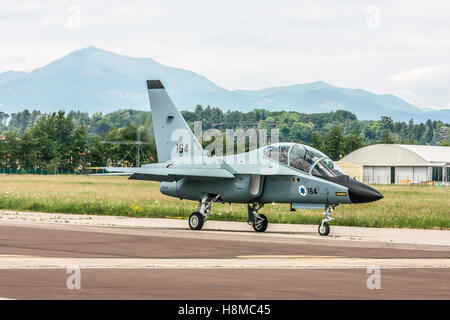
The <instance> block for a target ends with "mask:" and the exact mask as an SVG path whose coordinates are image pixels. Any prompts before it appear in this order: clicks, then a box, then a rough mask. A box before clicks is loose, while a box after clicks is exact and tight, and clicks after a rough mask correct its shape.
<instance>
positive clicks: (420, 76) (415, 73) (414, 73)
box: [388, 65, 450, 85]
mask: <svg viewBox="0 0 450 320" xmlns="http://www.w3.org/2000/svg"><path fill="white" fill-rule="evenodd" d="M388 78H389V80H391V81H393V82H395V83H397V84H407V85H411V84H417V83H418V82H421V83H423V82H428V83H435V82H442V81H445V80H447V79H449V78H450V65H441V66H433V65H429V66H425V67H419V68H412V69H408V70H402V71H400V72H397V73H394V74H392V75H390V76H389V77H388Z"/></svg>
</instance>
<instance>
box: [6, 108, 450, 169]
mask: <svg viewBox="0 0 450 320" xmlns="http://www.w3.org/2000/svg"><path fill="white" fill-rule="evenodd" d="M182 115H183V117H184V118H185V119H186V121H187V123H188V124H189V125H190V126H191V127H192V128H193V125H194V122H195V121H202V127H203V130H207V129H213V128H216V129H219V130H222V131H224V130H225V129H237V128H243V129H248V128H258V129H262V128H264V129H268V130H270V129H272V128H278V129H279V130H280V131H279V132H280V141H292V142H299V143H304V144H308V145H311V146H313V147H315V148H317V149H320V150H321V151H323V152H324V153H325V154H327V155H329V156H330V157H331V158H332V159H333V160H338V159H340V158H341V157H343V156H345V155H347V154H348V153H350V152H352V151H354V150H356V149H358V148H361V147H363V146H366V145H370V144H375V143H401V144H429V145H447V146H450V125H449V123H447V122H443V121H431V120H428V121H426V122H425V123H414V121H413V120H410V121H409V122H408V123H405V122H395V121H393V120H392V118H391V117H389V116H384V117H382V118H381V119H380V120H373V121H368V120H358V119H357V117H356V116H355V115H354V114H353V113H351V112H348V111H344V110H338V111H335V112H328V113H314V114H304V113H298V112H286V111H276V112H271V111H268V110H264V109H255V110H253V111H250V112H240V111H228V112H223V111H222V110H220V109H219V108H211V107H209V106H208V107H206V108H204V107H202V106H197V107H196V109H195V111H182ZM137 141H139V143H137ZM209 143H210V141H203V144H204V146H206V145H208V144H209ZM137 148H140V149H139V153H137V152H136V151H137ZM137 154H139V156H140V159H137ZM137 161H140V163H141V164H142V163H151V162H156V161H157V155H156V146H155V142H154V138H153V129H152V122H151V113H150V112H147V111H137V110H118V111H116V112H112V113H109V114H106V115H103V114H102V113H94V114H92V115H89V114H88V113H86V112H79V111H73V112H69V113H67V114H66V113H65V112H63V111H59V112H54V113H50V114H43V113H41V112H40V111H38V110H32V111H29V110H24V111H22V112H18V113H13V114H11V115H10V114H7V113H5V112H0V162H1V164H0V165H1V167H3V168H16V169H26V170H30V169H43V170H46V171H49V172H54V171H58V170H70V171H76V170H79V171H81V170H83V169H84V168H86V167H89V166H105V165H109V166H132V165H136V163H137Z"/></svg>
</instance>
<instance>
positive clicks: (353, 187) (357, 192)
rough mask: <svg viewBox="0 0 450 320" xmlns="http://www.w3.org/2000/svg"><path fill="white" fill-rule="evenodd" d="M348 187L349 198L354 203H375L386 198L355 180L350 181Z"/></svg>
mask: <svg viewBox="0 0 450 320" xmlns="http://www.w3.org/2000/svg"><path fill="white" fill-rule="evenodd" d="M347 187H348V196H349V197H350V200H351V201H352V202H353V203H365V202H373V201H377V200H380V199H382V198H384V197H383V195H382V194H381V193H379V192H378V191H377V190H375V189H374V188H372V187H370V186H368V185H366V184H364V183H361V182H358V181H356V180H353V179H349V183H348V186H347Z"/></svg>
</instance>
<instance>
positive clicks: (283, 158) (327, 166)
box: [264, 143, 344, 177]
mask: <svg viewBox="0 0 450 320" xmlns="http://www.w3.org/2000/svg"><path fill="white" fill-rule="evenodd" d="M264 156H266V157H268V158H271V159H273V160H275V161H278V162H280V163H282V164H285V165H288V166H291V167H293V168H295V169H298V170H301V171H303V172H305V173H311V174H312V175H314V176H317V177H336V176H340V175H343V174H344V173H343V172H342V171H341V170H340V169H339V167H338V166H337V165H336V164H335V163H334V162H333V161H332V160H331V159H330V158H329V157H327V156H326V155H325V154H323V153H322V152H320V151H319V150H316V149H314V148H312V147H309V146H305V145H301V144H295V143H285V144H284V143H279V144H274V145H270V146H267V147H265V148H264Z"/></svg>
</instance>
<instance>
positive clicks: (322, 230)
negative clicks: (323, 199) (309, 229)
mask: <svg viewBox="0 0 450 320" xmlns="http://www.w3.org/2000/svg"><path fill="white" fill-rule="evenodd" d="M333 210H334V207H332V206H330V205H328V206H326V208H325V212H324V213H323V215H324V218H323V219H322V222H321V224H320V225H319V234H320V235H321V236H327V235H328V234H329V233H330V225H329V224H328V222H330V221H331V220H333V218H332V217H331V215H332V214H333Z"/></svg>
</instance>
